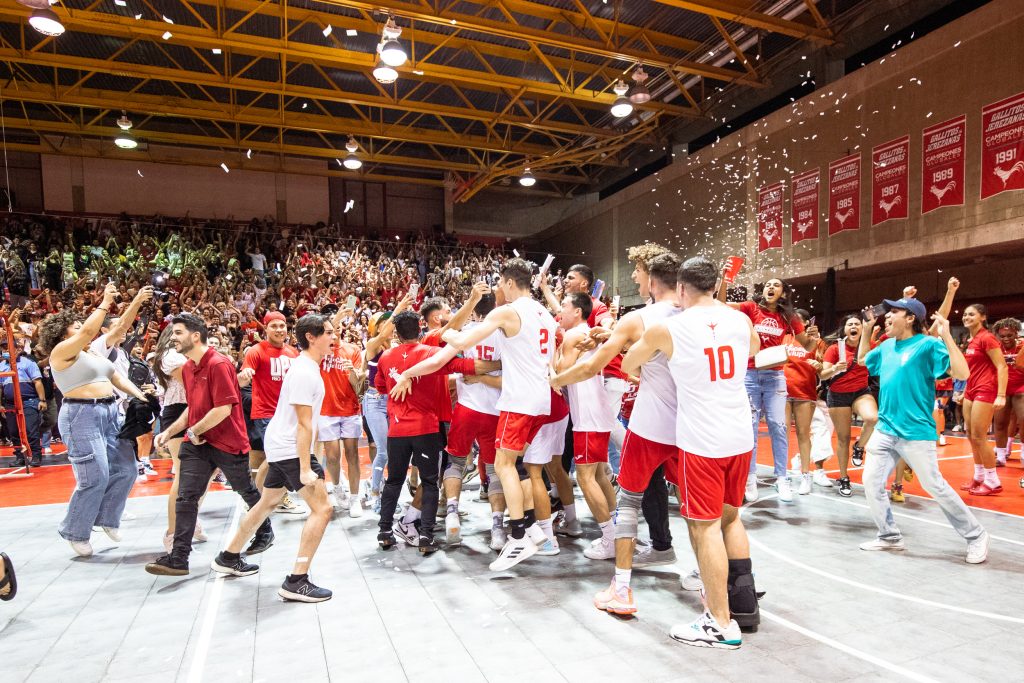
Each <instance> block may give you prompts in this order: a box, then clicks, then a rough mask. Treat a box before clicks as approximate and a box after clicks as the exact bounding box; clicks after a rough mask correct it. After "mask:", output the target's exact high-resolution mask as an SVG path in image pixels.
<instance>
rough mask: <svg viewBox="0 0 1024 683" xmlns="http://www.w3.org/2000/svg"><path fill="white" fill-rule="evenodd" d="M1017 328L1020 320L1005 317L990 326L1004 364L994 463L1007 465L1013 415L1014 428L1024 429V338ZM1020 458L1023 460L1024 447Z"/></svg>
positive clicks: (997, 415)
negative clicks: (1003, 386)
mask: <svg viewBox="0 0 1024 683" xmlns="http://www.w3.org/2000/svg"><path fill="white" fill-rule="evenodd" d="M1020 330H1021V326H1020V321H1019V320H1017V319H1016V318H1004V319H1003V320H1000V321H999V322H997V323H996V324H995V327H993V328H992V331H993V332H995V334H996V337H997V338H998V339H999V345H1000V347H1001V348H1000V350H1001V351H1002V353H1003V358H1004V359H1005V360H1006V368H1007V369H1006V405H1005V406H1003V407H1002V408H1001V409H999V410H997V411H996V467H1004V466H1005V465H1006V456H1008V455H1009V454H1010V450H1011V449H1012V448H1013V437H1014V434H1012V433H1009V431H1010V423H1011V422H1013V418H1014V417H1016V421H1017V429H1015V430H1014V431H1022V430H1024V339H1021V338H1020ZM1018 359H1019V360H1018ZM1022 433H1024V432H1022ZM1022 448H1024V446H1022ZM1021 459H1022V460H1024V450H1022V455H1021Z"/></svg>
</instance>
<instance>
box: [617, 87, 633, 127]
mask: <svg viewBox="0 0 1024 683" xmlns="http://www.w3.org/2000/svg"><path fill="white" fill-rule="evenodd" d="M612 89H613V90H614V91H615V94H616V95H617V97H616V98H615V103H614V104H612V116H614V117H615V118H617V119H621V118H622V117H623V116H629V115H630V114H632V113H633V103H632V102H630V101H629V100H627V99H626V92H627V91H628V90H629V86H628V85H626V82H625V81H623V80H622V79H621V78H620V79H619V80H617V81H615V87H614V88H612Z"/></svg>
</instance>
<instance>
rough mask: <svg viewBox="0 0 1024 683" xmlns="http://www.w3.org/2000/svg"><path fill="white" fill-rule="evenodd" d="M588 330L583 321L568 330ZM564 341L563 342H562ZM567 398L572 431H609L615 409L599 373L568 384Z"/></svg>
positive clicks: (588, 352)
mask: <svg viewBox="0 0 1024 683" xmlns="http://www.w3.org/2000/svg"><path fill="white" fill-rule="evenodd" d="M589 330H590V327H589V326H588V325H587V324H585V323H583V324H580V325H577V326H576V327H574V328H572V329H571V330H569V332H583V333H584V334H585V333H587V332H588V331H589ZM563 343H564V342H563ZM594 353H596V351H587V352H586V353H584V354H583V355H581V356H580V358H579V360H580V361H585V360H587V359H588V358H590V357H591V356H593V355H594ZM565 389H566V393H567V394H568V398H569V415H571V416H572V430H573V431H574V432H610V431H612V426H613V424H614V422H615V415H616V410H615V408H614V407H613V406H612V405H611V404H610V403H609V402H608V396H607V395H606V394H605V391H604V378H603V377H601V375H597V376H595V377H591V378H590V379H588V380H584V381H582V382H577V383H576V384H569V385H567V386H566V387H565Z"/></svg>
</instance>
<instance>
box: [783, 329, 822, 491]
mask: <svg viewBox="0 0 1024 683" xmlns="http://www.w3.org/2000/svg"><path fill="white" fill-rule="evenodd" d="M796 314H797V316H798V317H799V318H800V321H801V322H802V323H803V324H804V326H805V327H804V334H806V335H807V341H806V342H805V343H804V344H801V343H800V342H798V341H797V340H796V337H794V336H793V335H792V334H788V335H786V338H785V341H784V343H785V344H786V356H787V358H788V360H787V362H786V366H785V368H783V372H784V373H785V375H786V394H787V397H786V425H787V428H788V425H790V424H791V423H796V441H797V444H798V445H799V448H800V451H799V456H798V457H799V458H800V479H799V481H798V483H797V493H798V494H800V495H801V496H806V495H807V494H808V493H810V492H811V419H812V418H813V417H814V406H815V404H816V403H817V400H818V371H820V370H821V361H820V359H819V358H820V355H821V351H822V350H823V349H822V350H819V348H818V347H819V345H822V346H824V344H823V343H822V341H821V335H820V334H818V328H817V326H816V325H815V324H814V323H813V322H812V321H811V318H810V314H809V313H808V312H807V311H805V310H802V309H797V310H796Z"/></svg>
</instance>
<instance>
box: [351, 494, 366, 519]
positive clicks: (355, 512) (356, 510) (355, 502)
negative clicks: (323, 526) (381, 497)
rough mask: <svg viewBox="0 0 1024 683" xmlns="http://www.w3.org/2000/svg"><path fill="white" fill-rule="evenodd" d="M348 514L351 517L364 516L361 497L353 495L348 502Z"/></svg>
mask: <svg viewBox="0 0 1024 683" xmlns="http://www.w3.org/2000/svg"><path fill="white" fill-rule="evenodd" d="M348 516H349V517H356V518H359V517H362V516H363V504H362V503H360V502H359V499H358V498H356V497H355V496H352V498H351V500H350V501H349V504H348Z"/></svg>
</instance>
